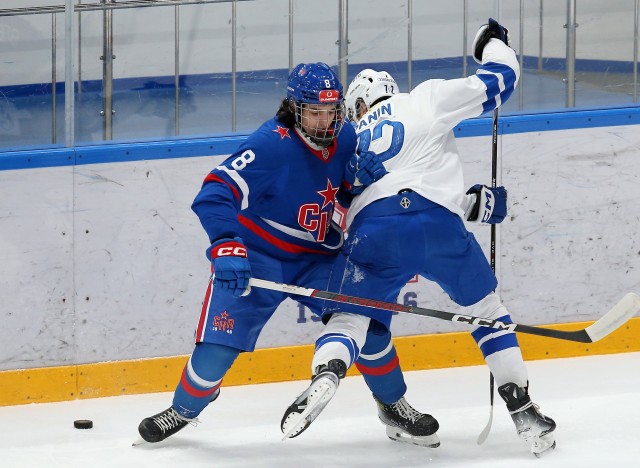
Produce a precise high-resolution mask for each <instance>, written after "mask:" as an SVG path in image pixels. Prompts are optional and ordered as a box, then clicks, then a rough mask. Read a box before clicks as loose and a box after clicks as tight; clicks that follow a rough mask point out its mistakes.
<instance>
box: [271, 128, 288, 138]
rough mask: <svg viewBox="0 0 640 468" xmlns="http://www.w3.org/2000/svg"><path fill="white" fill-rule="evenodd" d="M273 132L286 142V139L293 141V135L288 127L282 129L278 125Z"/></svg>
mask: <svg viewBox="0 0 640 468" xmlns="http://www.w3.org/2000/svg"><path fill="white" fill-rule="evenodd" d="M273 131H274V132H276V133H277V134H279V135H280V139H281V140H284V137H287V138H289V139H291V135H289V129H288V128H287V127H281V126H280V125H278V126H277V127H276V129H275V130H273Z"/></svg>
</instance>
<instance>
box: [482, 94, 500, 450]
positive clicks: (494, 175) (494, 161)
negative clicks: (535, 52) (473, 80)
mask: <svg viewBox="0 0 640 468" xmlns="http://www.w3.org/2000/svg"><path fill="white" fill-rule="evenodd" d="M497 186H498V108H497V107H496V108H495V109H493V121H492V125H491V188H496V187H497ZM489 263H490V264H491V269H492V270H493V273H494V274H495V272H496V225H495V224H492V225H491V247H490V250H489ZM494 387H495V380H494V378H493V373H492V372H491V371H489V403H490V407H489V421H487V425H486V426H485V427H484V429H483V430H482V432H481V433H480V435H479V436H478V440H477V443H478V445H482V444H484V442H485V441H486V440H487V437H489V432H491V425H492V424H493V393H494V392H493V389H494Z"/></svg>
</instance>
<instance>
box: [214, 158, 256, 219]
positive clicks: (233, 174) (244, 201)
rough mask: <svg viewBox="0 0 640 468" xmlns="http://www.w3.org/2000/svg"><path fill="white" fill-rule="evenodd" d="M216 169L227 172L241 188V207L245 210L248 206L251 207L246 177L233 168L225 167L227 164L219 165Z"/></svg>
mask: <svg viewBox="0 0 640 468" xmlns="http://www.w3.org/2000/svg"><path fill="white" fill-rule="evenodd" d="M216 170H219V171H224V172H226V173H227V175H228V176H229V177H231V179H233V181H234V182H235V183H236V184H237V185H238V187H239V188H240V191H241V192H242V206H241V207H240V209H241V210H244V209H246V208H248V207H249V186H248V185H247V183H246V182H245V181H244V179H243V178H242V177H241V176H240V174H238V172H237V171H234V170H233V169H229V168H228V167H225V166H218V167H216Z"/></svg>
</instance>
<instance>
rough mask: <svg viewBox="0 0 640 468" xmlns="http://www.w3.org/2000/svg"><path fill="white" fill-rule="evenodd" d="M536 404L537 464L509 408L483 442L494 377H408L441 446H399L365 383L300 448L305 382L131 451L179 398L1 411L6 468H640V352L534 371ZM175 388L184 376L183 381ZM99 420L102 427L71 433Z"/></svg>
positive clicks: (0, 448)
mask: <svg viewBox="0 0 640 468" xmlns="http://www.w3.org/2000/svg"><path fill="white" fill-rule="evenodd" d="M528 367H529V374H530V375H529V376H530V380H531V395H532V396H533V400H534V401H535V402H538V403H539V404H540V406H541V410H542V411H543V412H544V413H545V414H548V415H550V416H552V417H553V418H554V419H555V420H556V422H557V424H558V429H557V431H556V440H557V443H558V446H557V449H556V450H554V451H553V453H549V454H547V455H545V456H544V457H542V458H540V459H536V458H535V457H533V456H532V455H531V454H529V453H528V449H527V448H526V447H525V446H524V445H523V444H522V442H520V440H519V439H518V438H517V436H516V434H515V430H514V428H513V426H512V422H511V420H510V418H509V416H508V414H507V411H506V409H505V408H504V405H503V404H502V402H501V401H496V408H495V409H496V411H495V417H494V426H493V430H492V432H491V435H490V436H489V439H488V440H487V442H486V443H485V444H484V445H482V446H478V445H476V438H477V436H478V434H479V433H480V431H481V430H482V428H483V427H484V425H485V423H486V421H487V418H488V414H489V403H488V399H489V398H488V393H489V392H488V372H487V369H486V368H485V367H481V366H479V367H466V368H455V369H444V370H432V371H417V372H407V373H406V374H405V375H406V380H407V384H408V386H409V391H408V393H407V398H408V400H409V401H410V402H411V403H412V404H413V406H414V407H416V408H418V409H420V410H423V411H426V412H430V413H431V414H433V415H434V416H435V417H436V418H437V419H438V420H439V421H440V431H439V433H438V434H439V436H440V440H441V442H442V445H441V446H440V447H439V448H437V449H427V448H422V447H417V446H412V445H407V444H400V443H397V442H392V441H390V440H389V439H387V437H386V435H385V432H384V427H383V426H382V424H380V422H379V421H378V419H377V416H376V410H375V405H374V403H373V400H372V399H371V397H370V395H369V392H368V391H367V389H366V386H365V385H364V382H363V380H362V378H360V377H349V378H347V379H345V380H343V381H342V383H341V385H340V388H339V389H338V392H337V394H336V396H335V397H334V399H333V401H332V402H331V403H330V404H329V406H328V407H327V408H326V409H325V411H324V412H323V413H322V415H321V416H320V417H319V418H318V419H317V420H316V421H315V422H314V424H313V425H312V426H311V427H310V428H309V429H308V430H307V431H306V432H305V433H303V434H302V435H301V436H300V437H298V438H295V439H290V440H287V441H285V442H282V441H281V440H280V438H281V433H280V429H279V423H280V419H281V417H282V413H283V411H284V409H285V408H286V407H287V406H288V405H289V404H290V403H291V402H292V401H293V399H294V398H295V396H296V395H297V393H298V392H300V391H302V390H303V389H304V388H305V387H306V382H302V381H298V382H286V383H276V384H264V385H250V386H241V387H229V388H223V390H222V394H221V396H220V399H219V400H218V401H217V402H215V403H214V404H212V405H211V406H210V407H208V408H207V409H206V410H205V411H204V412H203V413H202V414H201V415H200V419H201V424H200V425H198V426H197V427H187V428H185V429H184V430H183V431H181V432H179V433H178V434H176V435H175V436H173V437H172V438H170V439H168V440H166V441H164V442H163V443H160V444H155V445H148V444H147V445H145V446H138V447H132V446H131V443H132V442H133V441H134V440H135V439H136V438H137V430H136V428H137V425H138V423H139V422H140V420H141V419H142V418H144V417H146V416H149V415H152V414H154V413H157V412H159V411H160V410H162V409H165V408H167V407H168V406H169V404H170V401H171V398H172V394H171V393H158V394H148V395H136V396H122V397H113V398H101V399H93V400H82V401H71V402H64V403H49V404H33V405H22V406H13V407H4V408H0V466H1V467H7V468H26V467H29V468H32V467H46V468H54V467H64V468H76V467H78V468H80V467H82V468H84V467H91V468H96V467H125V468H126V467H155V468H161V467H180V468H182V467H185V468H187V467H188V468H193V467H247V466H251V467H304V468H312V467H336V466H346V467H367V468H369V467H408V466H429V467H445V466H446V467H469V468H472V467H481V468H500V467H509V468H511V467H527V466H531V467H534V466H535V467H537V468H540V467H544V468H551V467H562V468H567V467H594V468H595V467H616V468H618V467H638V466H640V444H639V442H640V353H627V354H620V355H610V356H593V357H582V358H572V359H556V360H545V361H535V362H529V363H528ZM176 378H177V376H176ZM75 419H92V420H93V422H94V428H93V429H91V430H79V429H74V428H73V421H74V420H75Z"/></svg>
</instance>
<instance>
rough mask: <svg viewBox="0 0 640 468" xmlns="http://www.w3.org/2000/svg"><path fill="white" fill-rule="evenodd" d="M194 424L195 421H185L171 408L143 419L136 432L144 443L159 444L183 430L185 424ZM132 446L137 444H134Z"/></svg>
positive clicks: (185, 419)
mask: <svg viewBox="0 0 640 468" xmlns="http://www.w3.org/2000/svg"><path fill="white" fill-rule="evenodd" d="M195 423H196V420H195V419H187V418H185V417H184V416H182V415H181V414H179V413H178V412H177V411H176V410H174V409H173V407H171V408H168V409H166V410H164V411H161V412H160V413H158V414H155V415H153V416H150V417H148V418H144V419H143V420H142V422H141V423H140V425H139V426H138V432H139V433H140V437H142V439H143V440H145V441H146V442H150V443H155V442H161V441H163V440H164V439H166V438H167V437H169V436H172V435H173V434H175V433H176V432H178V431H179V430H181V429H184V428H185V427H186V426H187V424H195ZM134 445H137V444H135V443H134Z"/></svg>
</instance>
